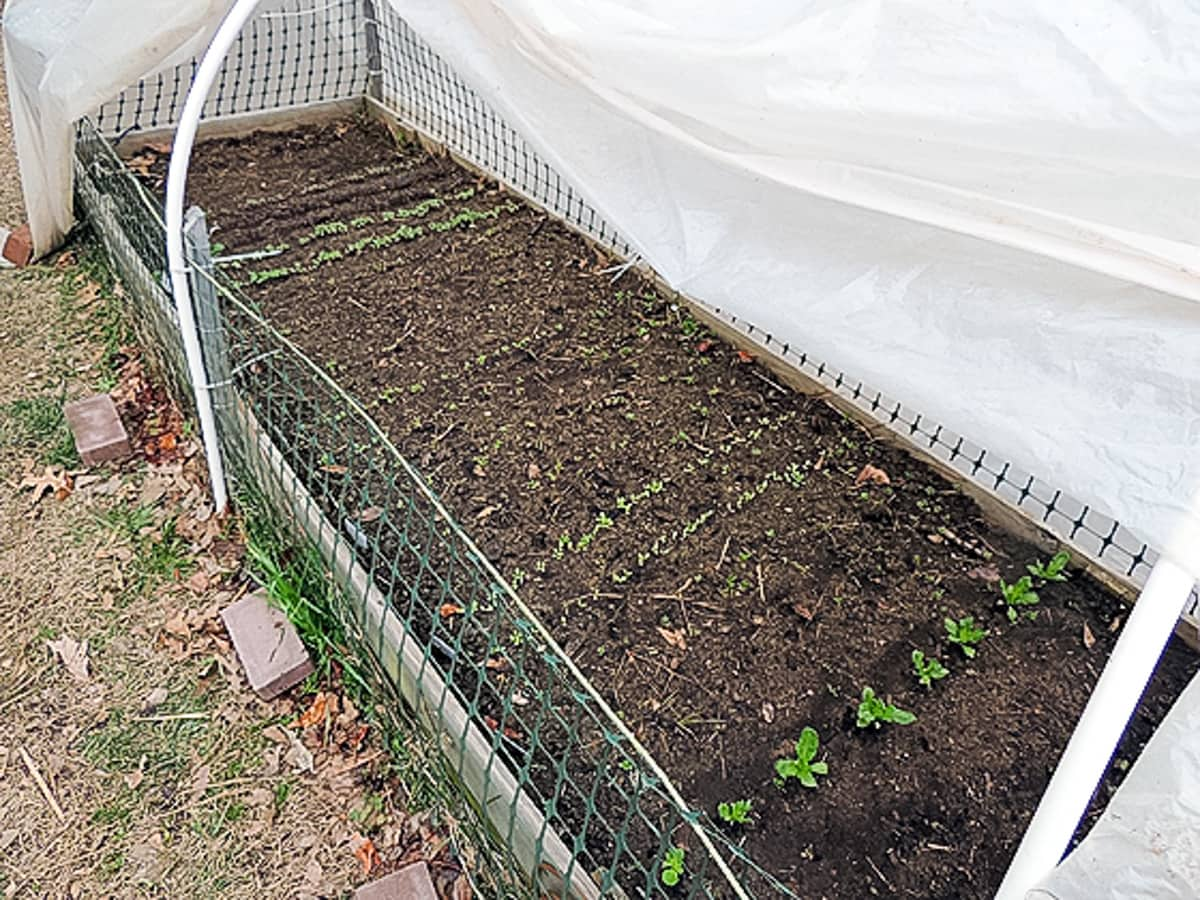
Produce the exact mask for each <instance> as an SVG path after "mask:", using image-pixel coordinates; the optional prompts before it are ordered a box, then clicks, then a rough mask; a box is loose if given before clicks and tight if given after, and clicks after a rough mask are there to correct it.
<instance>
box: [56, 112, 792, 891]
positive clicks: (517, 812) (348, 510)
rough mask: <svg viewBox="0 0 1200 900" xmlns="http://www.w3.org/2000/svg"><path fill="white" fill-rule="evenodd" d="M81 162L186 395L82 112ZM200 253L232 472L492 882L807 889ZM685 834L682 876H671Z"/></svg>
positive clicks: (151, 252)
mask: <svg viewBox="0 0 1200 900" xmlns="http://www.w3.org/2000/svg"><path fill="white" fill-rule="evenodd" d="M76 174H77V186H78V194H79V201H80V205H81V206H82V208H83V209H84V211H85V212H86V214H87V216H88V219H89V221H90V222H91V223H92V224H93V226H94V227H95V229H96V231H97V232H98V233H99V235H100V236H101V237H102V239H103V241H104V243H105V246H106V248H107V250H108V252H109V254H110V257H111V259H112V261H113V264H114V268H115V269H116V271H117V273H118V274H119V275H120V277H121V278H122V280H123V282H124V284H125V289H126V293H127V295H128V296H129V297H130V301H131V305H132V307H133V311H134V317H135V319H136V323H137V325H138V328H139V331H140V333H141V334H142V335H143V337H144V339H145V341H146V345H147V346H148V347H151V348H157V349H158V351H159V353H160V354H161V360H160V362H161V364H162V367H163V369H164V371H165V372H166V373H168V376H169V378H170V380H171V381H172V382H173V387H174V388H175V390H176V392H177V393H178V394H179V395H180V396H184V397H186V396H189V395H190V386H189V383H188V380H187V376H186V371H187V369H186V366H185V364H184V358H183V350H182V344H181V342H180V339H179V332H178V327H177V324H176V321H175V317H174V315H173V310H172V304H171V300H170V297H169V295H168V293H167V291H166V288H165V282H164V272H165V268H166V261H165V257H164V253H163V249H162V248H163V246H164V242H165V234H164V233H163V230H162V222H161V219H160V218H159V215H158V211H157V208H156V205H155V203H154V201H153V199H152V198H151V197H149V196H148V195H147V194H146V193H145V191H144V189H143V188H142V186H141V185H140V184H139V183H138V182H137V181H136V180H135V179H134V178H133V177H132V176H131V175H130V174H129V173H128V172H127V170H126V169H125V168H124V166H123V165H122V164H121V161H120V159H119V158H118V157H117V156H116V154H115V152H114V151H113V150H112V148H111V145H110V144H109V142H108V141H107V140H106V139H105V138H104V137H103V136H102V135H100V134H99V132H98V131H96V130H95V128H94V127H93V126H91V125H90V123H87V122H85V123H83V124H82V125H81V128H80V133H79V138H78V141H77V151H76ZM192 249H193V250H195V248H192ZM191 265H192V268H193V270H194V271H195V272H196V273H197V284H198V286H197V288H196V290H195V294H196V299H197V306H198V309H197V319H198V321H199V322H200V323H201V330H202V343H203V347H204V353H205V363H206V366H207V367H208V370H209V373H210V378H211V382H212V384H211V388H212V391H213V396H214V407H215V409H216V413H217V418H218V426H219V430H220V432H221V435H222V444H223V449H224V452H225V453H226V454H227V461H228V464H229V468H230V470H231V472H232V474H233V476H234V477H235V478H236V480H237V482H238V484H239V485H242V486H245V488H247V489H250V490H253V492H254V493H255V494H256V495H257V496H259V497H262V498H265V500H266V502H268V503H269V504H270V506H271V507H272V511H273V512H274V514H275V515H276V516H277V517H278V519H279V521H281V522H283V523H286V524H287V527H288V528H289V529H290V531H291V533H292V534H293V536H294V538H296V539H298V540H301V541H303V542H304V543H305V544H306V545H307V546H308V547H309V548H310V549H311V550H312V551H313V552H315V553H316V554H317V555H318V556H319V558H320V559H321V560H322V561H323V563H324V565H325V566H326V567H327V568H328V572H329V574H330V575H331V577H332V578H333V580H334V581H335V583H336V584H337V585H338V587H339V589H340V592H339V593H340V596H341V602H340V607H339V608H340V610H341V611H342V615H343V619H344V625H345V626H346V628H347V630H348V632H349V633H350V634H351V635H352V636H353V638H354V640H355V641H356V643H357V644H358V647H359V649H360V651H361V652H362V653H363V655H364V657H366V658H368V659H369V660H370V661H371V662H372V666H373V671H374V672H375V675H376V679H377V686H378V688H379V691H380V695H381V696H384V697H391V698H394V699H395V698H399V699H402V700H403V701H404V702H403V704H400V703H393V704H392V707H393V709H394V712H395V714H396V716H397V717H398V719H399V720H400V721H402V722H403V723H404V725H405V726H407V727H409V728H410V729H411V728H412V727H413V726H419V730H420V734H421V735H422V737H423V741H424V743H423V744H422V746H423V748H424V749H423V752H422V757H423V758H430V757H436V758H438V759H439V760H440V764H439V765H438V766H437V767H430V769H429V770H428V771H427V778H426V781H427V783H426V784H425V785H424V786H423V790H424V791H425V792H429V793H433V794H435V795H437V796H439V797H441V798H443V803H444V806H445V808H446V810H447V811H448V813H449V814H450V816H451V818H452V819H453V820H454V821H457V822H461V823H465V824H464V826H463V833H464V834H465V835H467V836H469V838H470V845H471V846H473V847H475V848H477V849H476V852H474V853H473V854H471V855H472V858H473V870H474V871H475V873H476V875H477V877H479V878H480V880H481V881H482V882H483V890H484V891H485V893H486V895H487V896H501V895H505V894H508V895H512V896H546V895H548V896H561V897H578V898H589V897H598V896H641V897H652V896H671V897H726V896H746V897H754V896H763V897H765V896H794V894H792V892H791V891H790V890H789V888H788V886H786V885H784V884H782V883H781V882H779V881H777V880H776V879H774V878H773V877H772V876H770V875H769V874H768V873H766V872H765V871H763V870H762V869H761V868H759V867H758V866H756V865H755V864H754V863H753V862H752V861H751V860H750V859H749V858H748V857H747V856H746V855H745V854H744V853H743V851H742V850H741V849H740V848H739V847H738V846H737V845H735V844H733V843H731V842H730V840H729V839H728V838H727V837H726V835H725V834H724V832H722V831H721V829H720V828H718V827H716V826H715V824H714V823H713V822H711V821H710V820H709V819H708V818H707V816H706V815H705V814H702V813H700V812H697V811H696V810H693V809H690V808H689V807H688V806H687V805H686V804H685V803H684V801H683V800H682V798H681V797H680V796H679V794H678V792H677V791H676V789H675V788H674V787H673V785H672V784H671V782H670V780H669V778H668V777H667V776H666V774H665V773H663V772H662V770H661V769H660V768H659V767H658V765H657V764H656V763H655V762H654V760H653V759H652V758H651V757H650V756H649V755H648V753H647V752H646V751H645V750H644V749H643V748H642V747H641V746H640V744H639V743H638V742H637V741H636V739H635V738H634V736H633V735H632V734H631V733H630V731H629V730H628V729H627V728H626V727H625V725H624V724H623V723H622V722H621V720H620V719H619V718H618V717H617V716H616V715H615V713H614V712H613V711H612V710H611V709H610V708H609V707H608V706H607V704H605V702H604V701H603V700H602V699H601V698H600V696H599V694H598V693H597V692H596V690H595V689H594V688H593V687H592V685H591V684H590V683H589V682H588V681H587V679H586V678H585V677H584V676H583V675H582V674H581V673H580V672H579V670H578V669H577V668H576V667H575V666H574V664H573V663H572V662H571V660H570V659H569V658H568V657H567V656H566V655H565V654H564V653H563V652H562V650H561V649H560V648H559V647H558V645H557V644H556V643H555V641H554V639H553V637H552V636H551V635H550V633H549V632H548V631H547V630H546V629H545V627H544V626H543V625H542V624H541V623H540V622H539V620H538V618H537V616H536V615H535V614H534V613H533V612H532V611H531V610H530V609H529V608H528V607H527V606H526V605H525V604H524V603H523V602H522V601H521V600H520V598H519V597H518V596H517V595H516V594H515V593H514V592H513V590H512V589H511V587H510V586H509V585H508V584H507V583H506V582H505V580H504V579H503V578H502V577H501V576H500V575H499V573H498V572H497V571H496V570H495V568H493V566H492V565H491V564H490V563H489V562H488V560H487V559H486V558H485V557H484V555H483V554H482V553H481V552H480V551H479V549H478V548H477V547H476V546H475V545H474V543H473V542H472V541H471V539H470V538H469V537H468V536H467V534H466V533H465V532H464V530H463V529H462V528H461V527H460V526H459V525H458V523H457V522H455V520H454V519H453V517H452V516H451V515H450V513H449V512H448V511H447V510H446V508H445V507H444V506H443V505H442V504H441V502H440V500H439V499H438V498H437V496H436V495H435V494H434V493H433V491H432V490H431V489H430V488H429V487H428V485H427V484H426V483H425V481H424V479H423V478H422V477H421V475H420V474H419V473H418V472H417V471H416V469H414V468H413V466H412V465H411V464H410V463H409V462H408V461H407V460H406V459H405V458H404V457H403V456H401V455H400V453H399V452H398V451H397V450H396V448H395V447H394V446H393V445H392V444H391V443H390V442H389V441H388V440H387V438H386V437H385V436H384V435H383V433H382V432H381V431H380V430H379V428H378V427H377V426H376V425H375V423H374V422H373V421H372V420H371V419H370V417H369V416H368V415H367V414H366V413H365V412H364V411H363V410H362V409H361V407H359V405H358V404H357V403H356V402H355V401H354V400H353V399H352V398H351V397H349V396H348V395H347V394H345V393H344V392H343V391H342V390H341V389H340V388H339V387H338V386H337V384H336V383H335V382H333V381H332V380H331V379H330V378H329V377H328V376H327V375H326V374H325V373H324V372H323V371H322V370H321V369H320V367H318V366H317V365H315V364H314V363H313V362H311V361H310V360H309V359H308V358H307V357H305V356H304V354H303V353H301V352H300V351H299V350H298V349H297V348H296V347H295V346H293V345H292V344H291V343H289V342H288V341H287V340H286V339H285V338H284V337H282V336H281V335H280V334H279V333H278V332H276V331H275V330H274V329H273V328H272V327H271V326H270V325H269V324H268V323H266V322H265V321H263V320H262V319H261V318H260V317H259V316H258V315H257V314H256V313H255V311H254V309H253V307H252V305H251V304H250V303H249V302H248V301H247V300H245V299H244V298H242V297H241V296H239V295H238V293H237V292H236V290H235V289H234V288H232V287H231V286H230V285H228V284H226V283H225V282H224V280H223V279H222V278H221V277H220V276H216V277H211V276H206V275H204V274H203V272H204V270H205V268H206V265H205V262H204V260H203V259H202V258H195V257H193V259H192V260H191ZM206 298H207V299H206ZM206 304H207V306H206ZM675 847H682V848H687V849H686V853H685V858H686V867H685V875H684V877H683V879H682V880H681V882H680V884H679V885H678V886H676V887H674V888H672V889H671V890H670V891H669V892H668V890H667V888H666V887H665V886H664V884H663V881H662V866H663V863H664V860H666V858H667V853H668V851H669V850H671V849H672V848H675Z"/></svg>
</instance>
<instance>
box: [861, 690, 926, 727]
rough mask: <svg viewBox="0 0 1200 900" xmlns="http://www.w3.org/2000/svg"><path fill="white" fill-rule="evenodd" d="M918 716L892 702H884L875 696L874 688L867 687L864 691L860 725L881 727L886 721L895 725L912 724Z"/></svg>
mask: <svg viewBox="0 0 1200 900" xmlns="http://www.w3.org/2000/svg"><path fill="white" fill-rule="evenodd" d="M915 721H917V717H916V716H914V715H913V714H912V713H910V712H908V711H907V710H904V709H901V708H900V707H898V706H895V705H893V704H891V703H884V702H883V701H882V700H880V699H879V698H878V697H876V696H875V691H874V689H873V688H869V687H865V688H863V692H862V702H861V703H860V704H858V727H859V728H870V727H871V726H872V725H873V726H875V727H876V728H878V727H880V725H882V724H883V723H884V722H891V723H892V724H893V725H911V724H912V723H913V722H915Z"/></svg>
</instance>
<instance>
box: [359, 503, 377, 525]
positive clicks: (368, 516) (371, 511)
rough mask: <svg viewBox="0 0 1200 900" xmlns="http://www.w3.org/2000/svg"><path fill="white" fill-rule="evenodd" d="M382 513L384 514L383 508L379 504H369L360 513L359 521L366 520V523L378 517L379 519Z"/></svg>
mask: <svg viewBox="0 0 1200 900" xmlns="http://www.w3.org/2000/svg"><path fill="white" fill-rule="evenodd" d="M382 515H383V510H382V509H381V508H379V507H378V506H368V507H367V508H366V509H364V510H363V511H362V512H360V513H359V514H358V521H360V522H364V523H366V522H374V521H375V520H376V519H378V518H379V517H380V516H382Z"/></svg>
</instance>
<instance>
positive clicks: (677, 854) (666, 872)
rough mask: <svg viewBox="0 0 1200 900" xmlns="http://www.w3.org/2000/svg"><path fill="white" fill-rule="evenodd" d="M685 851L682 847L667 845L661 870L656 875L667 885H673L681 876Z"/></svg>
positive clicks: (677, 882)
mask: <svg viewBox="0 0 1200 900" xmlns="http://www.w3.org/2000/svg"><path fill="white" fill-rule="evenodd" d="M686 852H687V851H685V850H684V849H683V847H669V848H668V849H667V852H666V854H665V855H664V856H663V861H662V871H660V872H659V873H658V877H659V878H661V879H662V883H663V884H665V885H666V886H667V887H675V885H677V884H679V880H680V879H681V878H683V855H684V853H686Z"/></svg>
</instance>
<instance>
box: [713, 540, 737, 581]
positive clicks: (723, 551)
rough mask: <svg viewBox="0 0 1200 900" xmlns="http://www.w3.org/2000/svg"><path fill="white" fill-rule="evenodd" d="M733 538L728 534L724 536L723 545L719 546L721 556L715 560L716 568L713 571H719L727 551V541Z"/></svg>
mask: <svg viewBox="0 0 1200 900" xmlns="http://www.w3.org/2000/svg"><path fill="white" fill-rule="evenodd" d="M732 540H733V535H732V534H731V535H728V536H727V537H726V538H725V546H724V547H722V548H721V558H720V559H718V560H717V568H716V570H715V571H717V572H720V571H721V566H723V565H724V564H725V557H726V555H727V554H728V553H729V542H730V541H732Z"/></svg>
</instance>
